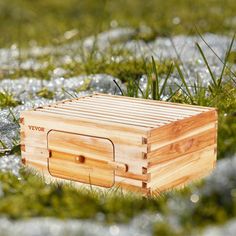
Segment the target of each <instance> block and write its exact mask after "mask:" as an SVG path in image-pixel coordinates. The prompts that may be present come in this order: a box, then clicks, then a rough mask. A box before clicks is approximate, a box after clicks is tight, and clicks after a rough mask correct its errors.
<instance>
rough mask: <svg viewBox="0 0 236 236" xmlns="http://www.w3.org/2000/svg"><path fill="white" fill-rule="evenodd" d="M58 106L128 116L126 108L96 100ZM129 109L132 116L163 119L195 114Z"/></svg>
mask: <svg viewBox="0 0 236 236" xmlns="http://www.w3.org/2000/svg"><path fill="white" fill-rule="evenodd" d="M57 105H58V106H73V107H77V108H79V107H84V108H86V107H88V108H91V109H94V110H102V111H109V112H110V111H111V112H112V111H115V112H122V113H123V114H124V112H125V111H126V114H127V109H126V107H125V106H117V105H116V104H114V103H111V104H105V103H101V102H97V101H96V100H95V101H90V100H88V101H86V100H83V101H77V100H75V101H70V102H66V103H60V104H57ZM128 109H129V113H128V114H130V115H135V114H141V115H143V116H147V117H153V116H157V117H163V118H169V119H180V118H183V117H189V116H191V115H193V114H191V115H190V114H189V115H183V114H182V112H181V111H179V112H175V113H172V110H170V109H168V111H165V110H163V109H161V108H158V107H157V109H152V108H149V107H147V106H143V107H140V106H132V105H131V106H129V107H128Z"/></svg>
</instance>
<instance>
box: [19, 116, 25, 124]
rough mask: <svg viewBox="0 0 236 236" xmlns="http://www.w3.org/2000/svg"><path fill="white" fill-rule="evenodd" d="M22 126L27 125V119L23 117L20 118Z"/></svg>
mask: <svg viewBox="0 0 236 236" xmlns="http://www.w3.org/2000/svg"><path fill="white" fill-rule="evenodd" d="M20 124H22V125H24V124H25V118H24V117H21V118H20Z"/></svg>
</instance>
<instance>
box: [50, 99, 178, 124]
mask: <svg viewBox="0 0 236 236" xmlns="http://www.w3.org/2000/svg"><path fill="white" fill-rule="evenodd" d="M79 105H80V106H76V105H75V104H70V103H69V104H68V103H65V104H59V105H56V106H54V107H58V108H63V109H68V110H74V111H82V112H86V113H88V114H91V115H93V114H106V115H108V114H109V115H110V116H113V117H114V116H115V117H124V118H132V119H134V120H136V121H144V122H145V121H148V122H152V123H153V124H154V125H155V124H156V122H157V121H158V122H160V123H163V124H166V123H169V122H170V120H171V119H170V118H165V117H161V116H156V115H155V114H151V115H147V114H146V113H144V112H139V113H138V112H137V113H132V111H131V110H129V113H127V111H125V110H124V109H120V110H118V109H116V110H115V109H113V108H112V107H111V108H110V109H104V108H102V109H99V108H98V107H96V106H94V105H93V106H88V105H87V104H86V105H85V106H81V104H79ZM83 105H84V104H83ZM172 120H177V119H174V118H172Z"/></svg>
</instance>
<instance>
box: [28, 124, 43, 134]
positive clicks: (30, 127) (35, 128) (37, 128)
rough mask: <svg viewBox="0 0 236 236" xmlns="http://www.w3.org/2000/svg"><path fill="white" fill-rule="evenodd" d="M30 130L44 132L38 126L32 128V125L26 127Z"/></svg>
mask: <svg viewBox="0 0 236 236" xmlns="http://www.w3.org/2000/svg"><path fill="white" fill-rule="evenodd" d="M28 127H29V129H30V130H35V131H42V132H43V131H44V128H43V127H39V126H33V125H29V126H28Z"/></svg>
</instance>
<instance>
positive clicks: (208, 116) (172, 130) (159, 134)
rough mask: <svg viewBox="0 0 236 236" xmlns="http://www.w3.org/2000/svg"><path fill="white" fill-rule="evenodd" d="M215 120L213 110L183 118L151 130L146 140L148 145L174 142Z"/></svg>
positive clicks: (215, 115)
mask: <svg viewBox="0 0 236 236" xmlns="http://www.w3.org/2000/svg"><path fill="white" fill-rule="evenodd" d="M216 120H217V113H216V111H215V110H212V111H208V112H204V113H201V114H199V115H196V116H194V117H189V118H185V119H184V120H181V121H175V122H173V123H171V124H167V125H165V126H162V127H160V128H156V129H152V130H151V132H150V138H149V139H148V144H153V143H155V144H158V143H162V144H163V143H165V142H169V141H170V140H174V139H175V138H176V137H180V136H182V135H186V134H187V133H191V132H193V130H195V129H198V128H201V127H202V126H204V125H208V124H209V123H212V122H216ZM156 148H157V147H155V148H152V150H154V149H156Z"/></svg>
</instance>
